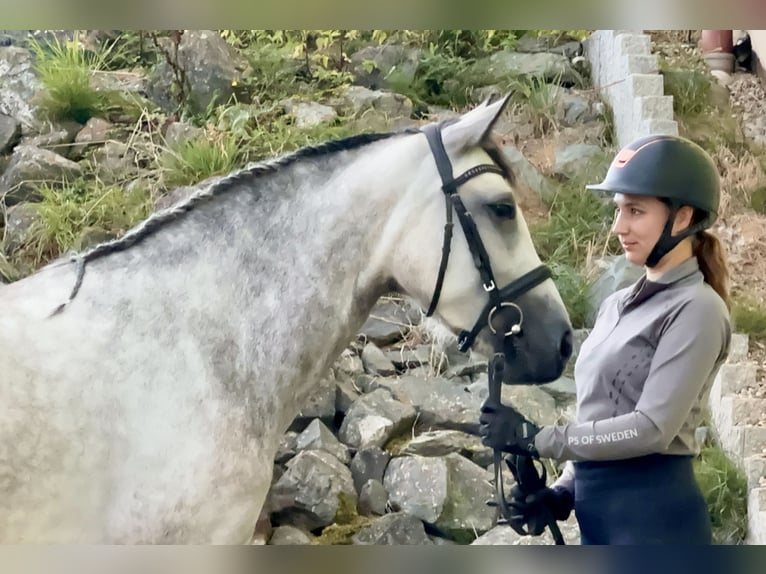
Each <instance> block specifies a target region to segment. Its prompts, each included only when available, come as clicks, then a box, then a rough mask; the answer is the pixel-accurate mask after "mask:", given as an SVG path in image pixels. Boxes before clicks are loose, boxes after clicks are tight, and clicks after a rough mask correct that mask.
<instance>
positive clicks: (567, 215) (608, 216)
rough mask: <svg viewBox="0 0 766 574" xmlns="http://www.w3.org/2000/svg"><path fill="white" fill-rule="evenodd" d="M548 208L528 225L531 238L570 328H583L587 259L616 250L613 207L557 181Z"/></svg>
mask: <svg viewBox="0 0 766 574" xmlns="http://www.w3.org/2000/svg"><path fill="white" fill-rule="evenodd" d="M597 167H598V166H597ZM598 169H600V168H598ZM598 169H596V170H595V171H594V173H595V176H594V177H595V179H598V177H597V176H598V175H599V174H598V173H596V172H597V171H598ZM548 207H549V217H548V220H547V221H546V222H544V223H542V224H537V225H533V226H530V231H531V233H532V240H533V243H534V245H535V248H536V249H537V252H538V253H539V254H540V258H541V259H542V260H543V261H545V262H546V264H548V265H550V266H551V269H552V271H553V276H554V282H555V283H556V286H557V287H558V289H559V291H560V293H561V297H562V299H563V300H564V304H565V305H566V307H567V310H568V311H569V314H570V319H571V321H572V323H573V325H574V327H575V328H582V327H587V326H588V324H587V316H588V306H589V303H588V294H589V288H590V283H591V278H589V277H588V276H587V273H586V270H587V268H588V264H589V262H590V258H591V257H600V256H601V255H612V254H618V253H620V249H619V244H618V242H617V240H616V239H615V238H614V237H613V236H612V235H611V234H610V227H611V222H612V214H613V208H612V206H611V204H609V203H607V202H605V201H604V200H603V199H602V198H600V197H598V196H597V195H595V194H594V193H593V192H591V191H589V190H587V189H585V186H584V185H583V184H582V183H581V182H578V181H570V182H567V183H564V184H561V185H560V187H559V188H558V191H557V192H556V195H555V196H554V198H553V200H552V201H551V203H550V205H549V206H548Z"/></svg>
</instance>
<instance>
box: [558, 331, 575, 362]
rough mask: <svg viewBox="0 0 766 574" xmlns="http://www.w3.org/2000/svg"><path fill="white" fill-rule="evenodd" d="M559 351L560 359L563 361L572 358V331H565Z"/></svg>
mask: <svg viewBox="0 0 766 574" xmlns="http://www.w3.org/2000/svg"><path fill="white" fill-rule="evenodd" d="M559 349H560V351H561V357H562V358H563V359H564V360H566V359H569V357H571V356H572V350H573V345H572V329H567V330H566V332H565V333H564V336H563V337H561V347H560V348H559Z"/></svg>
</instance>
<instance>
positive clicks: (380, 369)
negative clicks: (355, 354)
mask: <svg viewBox="0 0 766 574" xmlns="http://www.w3.org/2000/svg"><path fill="white" fill-rule="evenodd" d="M362 364H363V365H364V370H365V372H367V373H369V374H371V375H380V376H381V377H389V376H391V375H395V374H396V372H397V371H396V367H395V366H394V364H393V363H392V362H391V360H390V359H389V358H388V357H387V356H386V355H385V353H383V351H381V350H380V348H379V347H378V346H377V345H375V343H367V344H366V345H365V346H364V349H362Z"/></svg>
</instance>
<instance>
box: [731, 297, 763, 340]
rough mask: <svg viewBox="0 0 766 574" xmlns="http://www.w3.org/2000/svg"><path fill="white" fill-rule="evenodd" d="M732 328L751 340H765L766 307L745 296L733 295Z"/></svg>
mask: <svg viewBox="0 0 766 574" xmlns="http://www.w3.org/2000/svg"><path fill="white" fill-rule="evenodd" d="M731 319H732V323H733V328H734V330H736V331H737V332H738V333H747V335H749V337H750V340H752V341H764V340H766V308H764V306H763V305H760V304H758V303H756V302H754V301H751V300H749V299H748V298H746V297H741V296H740V297H735V298H734V301H733V305H732V310H731Z"/></svg>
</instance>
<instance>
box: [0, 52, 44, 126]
mask: <svg viewBox="0 0 766 574" xmlns="http://www.w3.org/2000/svg"><path fill="white" fill-rule="evenodd" d="M33 62H34V58H33V56H32V53H31V52H30V51H29V50H27V49H25V48H20V47H16V46H8V47H2V48H0V78H2V82H0V113H2V114H5V115H7V116H11V117H12V118H14V119H15V120H16V121H18V122H20V123H21V126H22V131H23V132H24V133H27V132H31V131H33V129H34V126H35V124H36V123H37V122H38V119H39V118H38V117H37V107H36V105H35V104H34V103H33V102H35V101H36V96H37V94H38V93H40V92H41V91H42V84H41V83H40V81H39V80H38V79H37V76H36V75H35V72H34V68H33Z"/></svg>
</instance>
